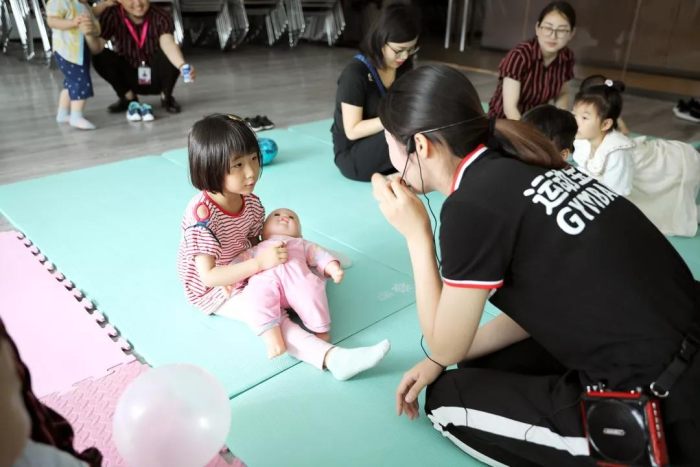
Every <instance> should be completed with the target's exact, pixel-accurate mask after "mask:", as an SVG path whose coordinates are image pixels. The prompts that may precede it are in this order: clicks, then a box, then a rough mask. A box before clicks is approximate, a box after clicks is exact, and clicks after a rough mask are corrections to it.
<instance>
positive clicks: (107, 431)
mask: <svg viewBox="0 0 700 467" xmlns="http://www.w3.org/2000/svg"><path fill="white" fill-rule="evenodd" d="M148 369H149V367H148V366H147V365H144V364H142V363H140V362H138V361H133V362H131V363H127V364H124V365H120V366H118V367H117V368H114V370H113V372H112V373H111V374H109V375H107V376H104V377H102V378H100V379H96V380H86V381H82V382H81V383H80V384H78V385H76V386H75V387H73V388H72V389H71V390H70V391H69V392H66V393H63V394H51V395H49V396H47V397H43V398H42V402H44V403H45V404H46V405H48V406H49V407H51V408H53V409H54V410H56V411H57V412H58V413H60V414H61V415H63V416H64V417H65V418H66V419H67V420H68V421H69V422H70V423H71V424H72V425H73V429H74V430H75V441H74V445H75V448H76V450H78V451H82V450H84V449H86V448H88V447H91V446H95V447H97V448H98V449H99V450H100V451H101V452H102V455H103V456H104V461H103V464H102V465H103V466H104V467H126V463H125V462H124V460H123V459H122V458H121V456H120V455H119V453H118V452H117V448H116V446H115V445H114V443H113V442H112V418H113V416H114V410H115V408H116V406H117V401H118V400H119V396H120V395H121V394H122V392H123V391H124V389H126V387H127V386H128V384H129V383H130V382H131V381H132V380H133V379H134V378H136V377H137V376H138V375H140V374H141V373H143V372H145V371H148ZM232 466H233V467H245V464H244V463H243V462H241V461H240V460H239V459H236V458H235V457H233V456H232V455H231V454H230V453H228V454H227V455H224V456H217V457H216V459H214V460H212V461H211V462H210V463H209V464H207V466H206V467H232Z"/></svg>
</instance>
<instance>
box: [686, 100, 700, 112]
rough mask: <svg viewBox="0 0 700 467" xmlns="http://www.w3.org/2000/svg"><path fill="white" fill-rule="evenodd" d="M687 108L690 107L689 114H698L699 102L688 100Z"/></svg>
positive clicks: (699, 110) (699, 109)
mask: <svg viewBox="0 0 700 467" xmlns="http://www.w3.org/2000/svg"><path fill="white" fill-rule="evenodd" d="M688 107H690V112H691V113H693V112H695V113H700V101H696V100H695V99H692V98H691V99H690V100H689V101H688Z"/></svg>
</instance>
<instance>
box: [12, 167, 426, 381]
mask: <svg viewBox="0 0 700 467" xmlns="http://www.w3.org/2000/svg"><path fill="white" fill-rule="evenodd" d="M194 193H195V191H194V189H193V188H191V187H190V185H189V182H188V181H187V177H186V174H185V171H184V170H183V169H182V167H178V166H177V165H175V164H172V163H171V162H169V161H168V160H166V159H164V158H162V157H141V158H137V159H131V160H127V161H123V162H118V163H114V164H107V165H102V166H98V167H94V168H90V169H85V170H79V171H75V172H67V173H63V174H58V175H53V176H50V177H46V178H41V179H36V180H30V181H25V182H20V183H16V184H11V185H4V186H0V210H1V211H2V213H3V214H4V215H5V216H6V217H7V218H8V219H9V220H10V221H11V222H12V223H13V224H14V225H15V226H16V227H17V228H18V229H20V230H22V231H23V232H24V233H25V234H26V235H27V236H28V237H29V238H30V239H31V240H32V241H33V242H34V243H35V244H36V245H37V246H38V247H39V248H40V249H41V250H42V253H44V254H45V255H46V256H47V257H48V258H49V259H50V260H51V261H52V262H53V263H54V264H56V265H57V267H58V269H59V270H60V271H61V272H63V273H64V274H65V275H66V276H67V277H69V278H70V279H71V280H73V281H74V282H75V283H76V285H77V286H78V287H79V288H81V289H82V290H84V291H85V292H86V294H87V296H88V298H90V299H92V300H94V301H95V302H96V304H97V307H98V309H99V310H100V311H101V312H103V313H104V314H106V315H107V316H108V318H109V320H110V322H112V323H113V324H114V325H115V326H117V327H118V328H119V329H120V331H121V332H122V334H123V335H124V336H125V337H126V338H127V339H129V340H130V341H131V343H132V344H133V345H134V347H135V349H136V351H137V352H138V353H140V354H141V355H142V356H143V357H144V358H145V359H146V360H147V361H148V362H149V363H151V364H152V365H154V366H158V365H163V364H167V363H173V362H189V363H193V364H196V365H199V366H201V367H204V368H206V369H208V370H210V371H211V372H213V373H214V374H215V375H216V376H217V377H218V378H219V379H220V380H221V381H222V383H223V384H224V386H225V388H226V389H227V391H228V392H229V394H231V395H233V394H237V393H239V392H241V391H244V390H245V389H247V388H249V387H252V386H254V385H256V384H258V383H260V382H261V381H264V380H266V379H268V378H270V377H271V376H273V375H275V374H276V373H278V372H279V371H282V370H284V369H286V368H289V367H290V366H292V365H295V364H296V363H297V361H296V360H294V359H292V358H291V357H287V356H285V357H281V358H277V359H274V360H272V361H269V360H267V358H266V357H265V351H264V347H263V344H262V342H261V341H260V339H259V338H257V337H255V336H254V335H253V334H252V333H251V332H250V330H248V329H247V328H246V327H245V326H244V325H242V324H241V323H238V322H235V321H232V320H228V319H225V318H220V317H207V316H204V315H203V314H201V313H200V312H199V311H197V310H195V309H194V308H193V307H191V306H190V305H189V304H187V302H186V301H185V298H184V294H183V291H182V287H181V285H180V283H179V281H178V278H177V274H176V256H177V246H178V242H179V236H180V228H179V226H180V220H181V216H182V213H183V210H184V207H185V206H186V204H187V201H188V200H189V198H190V197H191V196H192V195H193V194H194ZM305 234H306V237H307V238H309V239H310V240H313V241H317V242H319V243H320V244H323V245H324V246H326V247H328V248H332V249H335V250H338V251H340V252H341V253H343V254H345V255H346V256H348V257H350V259H351V260H352V261H353V266H352V268H350V269H349V270H348V271H347V273H346V276H345V280H344V281H343V283H341V284H339V285H335V284H330V285H329V286H328V296H329V302H330V305H331V315H332V317H333V325H332V329H331V334H332V336H333V339H334V340H338V339H342V338H344V337H347V336H349V335H351V334H354V333H356V332H358V331H359V330H361V329H364V328H365V327H367V326H369V325H371V324H372V323H374V322H376V321H378V320H380V319H382V318H383V317H385V316H387V315H389V314H391V313H393V312H395V311H396V310H399V309H401V308H403V307H405V306H406V305H408V304H410V303H412V302H413V300H414V298H413V292H412V284H411V279H410V277H409V276H408V275H406V274H402V273H400V272H398V271H396V270H393V269H391V268H388V267H386V266H383V265H382V264H380V263H379V262H377V261H376V260H374V259H373V258H369V257H367V256H366V255H363V254H361V253H360V252H358V251H357V250H353V249H350V248H347V247H346V246H344V245H342V244H340V243H338V242H336V241H334V240H333V239H331V238H328V237H327V236H324V235H322V234H320V233H318V232H316V231H314V230H313V229H312V228H310V226H307V228H306V230H305Z"/></svg>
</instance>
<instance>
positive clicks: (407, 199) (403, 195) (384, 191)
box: [372, 173, 430, 239]
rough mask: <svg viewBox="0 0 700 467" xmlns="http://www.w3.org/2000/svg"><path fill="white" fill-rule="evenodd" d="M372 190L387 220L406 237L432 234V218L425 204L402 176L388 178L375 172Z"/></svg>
mask: <svg viewBox="0 0 700 467" xmlns="http://www.w3.org/2000/svg"><path fill="white" fill-rule="evenodd" d="M372 192H373V194H374V198H375V199H376V200H377V201H378V202H379V209H380V211H382V214H383V215H384V217H385V218H386V220H387V221H389V223H390V224H391V225H392V226H393V227H394V228H395V229H396V230H398V231H399V233H400V234H401V235H403V236H404V238H406V239H408V238H409V237H411V236H413V235H418V234H421V235H422V234H426V233H427V234H428V235H430V219H429V218H428V212H427V211H426V210H425V206H424V205H423V203H422V202H421V200H420V199H418V196H416V194H415V193H414V192H413V191H411V189H410V188H408V187H407V186H406V184H405V183H403V182H402V181H401V179H400V178H398V177H394V178H392V179H387V178H386V177H384V176H383V175H380V174H377V173H375V174H374V175H372Z"/></svg>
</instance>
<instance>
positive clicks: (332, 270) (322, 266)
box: [304, 240, 344, 284]
mask: <svg viewBox="0 0 700 467" xmlns="http://www.w3.org/2000/svg"><path fill="white" fill-rule="evenodd" d="M304 251H305V252H306V264H308V265H309V267H314V266H315V267H316V268H317V269H318V272H320V273H321V274H323V275H324V276H328V277H331V278H332V279H333V282H335V283H336V284H337V283H339V282H340V281H341V280H343V274H344V273H343V268H341V267H340V261H338V259H337V258H336V257H335V256H333V255H332V254H330V253H329V252H328V250H326V249H324V248H321V247H320V246H318V245H316V244H315V243H313V242H309V241H306V240H304Z"/></svg>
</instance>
